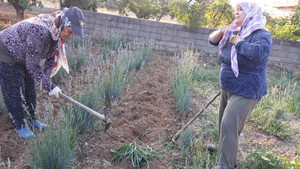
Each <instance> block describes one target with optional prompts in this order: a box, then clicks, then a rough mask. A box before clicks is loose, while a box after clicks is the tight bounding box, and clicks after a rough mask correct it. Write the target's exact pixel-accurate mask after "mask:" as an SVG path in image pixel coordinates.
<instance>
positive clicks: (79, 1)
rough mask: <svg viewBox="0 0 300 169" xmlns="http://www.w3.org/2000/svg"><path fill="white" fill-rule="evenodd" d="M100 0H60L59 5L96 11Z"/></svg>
mask: <svg viewBox="0 0 300 169" xmlns="http://www.w3.org/2000/svg"><path fill="white" fill-rule="evenodd" d="M102 2H103V1H102V0H60V6H61V8H64V7H68V8H69V7H71V6H77V7H78V8H80V9H83V10H89V11H94V12H96V11H97V7H98V6H99V4H100V3H102Z"/></svg>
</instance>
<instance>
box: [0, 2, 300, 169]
mask: <svg viewBox="0 0 300 169" xmlns="http://www.w3.org/2000/svg"><path fill="white" fill-rule="evenodd" d="M0 9H1V10H0V24H1V27H6V26H8V25H10V24H12V23H15V22H17V20H16V19H15V11H14V9H13V8H11V7H7V6H6V5H5V4H3V3H1V5H0ZM35 14H36V13H33V12H26V17H30V16H34V15H35ZM68 44H69V46H68V51H67V52H68V61H69V65H70V67H71V72H70V75H66V74H65V73H64V72H60V73H59V74H58V75H56V76H55V77H54V78H53V81H54V82H55V83H56V84H58V85H59V86H60V87H61V89H62V91H63V92H64V93H65V94H67V95H69V96H71V97H72V98H74V99H75V100H80V101H81V102H82V103H85V104H86V105H89V107H91V108H93V109H94V110H96V111H99V112H100V113H102V108H103V107H104V105H107V106H109V111H110V113H111V115H112V116H113V123H112V125H111V126H110V129H109V130H108V131H106V132H105V131H104V130H103V129H104V127H103V123H102V122H100V121H98V120H95V119H94V118H93V117H91V116H88V115H87V114H86V113H85V112H82V111H81V110H80V109H78V108H77V107H75V106H71V104H70V103H68V102H67V101H65V100H63V99H62V98H59V99H57V98H54V97H53V98H50V97H49V96H48V93H47V92H46V91H45V90H43V89H41V88H39V87H38V112H37V113H38V116H39V117H40V118H42V121H46V122H47V123H48V124H51V126H52V127H51V128H50V129H49V130H46V131H45V132H40V131H37V130H35V134H36V135H37V137H36V139H33V140H29V141H25V140H21V139H20V138H19V137H18V136H17V133H16V132H15V129H14V128H13V126H12V125H11V123H10V120H9V117H8V113H7V112H6V111H5V110H3V111H1V112H0V119H1V121H0V132H1V136H0V147H1V151H0V155H1V158H0V168H1V167H2V168H17V169H21V168H24V169H25V168H31V165H32V164H36V165H37V163H38V162H36V161H35V159H40V160H43V159H48V160H49V159H50V157H51V160H52V162H53V163H55V162H54V161H56V160H57V161H60V163H61V165H62V164H63V162H65V163H64V164H65V165H64V166H68V167H67V168H110V169H111V168H115V169H119V168H139V167H140V168H153V169H160V168H161V169H165V168H170V169H171V168H201V169H202V168H209V167H211V166H213V165H214V164H215V163H216V160H215V159H216V154H210V153H209V152H207V150H206V147H207V146H208V145H215V144H216V141H217V135H218V131H217V128H218V126H217V119H218V105H219V98H217V100H216V101H214V102H213V103H212V104H211V105H210V106H209V107H208V108H207V109H206V110H205V111H204V112H203V113H202V114H201V115H200V116H199V117H198V118H197V119H196V120H195V121H194V122H193V123H192V125H190V126H189V128H188V129H187V130H186V131H184V132H183V133H182V135H181V136H180V137H179V139H178V140H177V142H176V143H175V144H174V143H173V142H172V141H171V139H172V137H173V136H174V134H175V133H176V132H177V131H178V130H180V128H181V127H182V126H183V125H184V124H186V123H187V122H188V121H189V120H190V119H191V118H192V117H193V116H194V115H195V114H196V113H197V112H198V111H200V110H201V109H202V108H203V107H204V106H205V105H206V104H207V103H208V101H209V100H210V99H211V98H212V97H213V96H214V95H215V94H216V93H218V92H219V91H220V87H219V80H218V72H219V68H220V66H219V64H218V62H217V59H216V56H213V55H211V54H208V53H205V52H201V51H199V52H196V53H193V52H191V51H189V50H183V51H168V50H162V49H160V50H157V49H155V48H153V47H152V46H151V43H149V42H136V43H129V42H127V41H126V37H109V36H108V35H105V34H103V35H92V36H87V37H86V38H85V39H83V40H79V39H74V40H73V41H69V43H68ZM141 60H142V61H141ZM140 61H141V62H140ZM180 70H183V71H182V72H184V70H187V71H188V72H189V73H188V74H189V75H191V76H189V77H190V78H187V79H185V82H189V83H188V84H187V86H188V87H187V88H188V89H189V93H188V97H187V98H190V99H189V101H188V103H187V104H184V106H183V107H182V106H181V105H180V103H181V102H180V101H178V100H176V99H175V98H174V95H176V94H175V93H176V91H174V79H176V78H174V77H180V76H176V75H180V72H181V71H180ZM191 70H192V71H191ZM120 72H121V73H120ZM124 72H126V73H124ZM267 72H268V85H269V86H268V91H269V94H268V95H267V96H266V97H264V99H262V100H261V101H260V104H259V105H258V106H257V107H256V109H255V110H254V111H253V113H252V114H251V116H250V118H249V120H248V121H247V123H246V124H245V127H244V131H243V132H242V134H241V136H240V141H239V151H238V157H237V159H238V165H239V166H238V168H248V169H250V168H251V169H252V168H270V169H271V168H299V167H300V157H299V154H300V139H299V136H300V132H299V131H300V123H299V118H300V108H299V106H300V105H299V102H300V101H299V99H300V87H299V85H298V83H299V82H300V71H299V67H293V66H291V65H282V64H278V63H270V64H269V67H268V70H267ZM184 77H187V76H184ZM178 79H179V80H180V78H178ZM113 87H115V88H113ZM107 88H109V89H110V90H109V92H107V90H106V89H107ZM107 95H109V96H110V97H107ZM185 96H186V95H185ZM76 118H79V120H77V121H76ZM74 119H75V120H74ZM74 121H75V122H76V124H75V128H76V131H75V132H74V131H73V130H72V129H70V126H71V127H72V126H73V125H72V124H74V123H72V122H74ZM66 122H70V124H71V125H69V123H66ZM60 131H64V132H62V135H60ZM49 140H50V141H52V142H49ZM55 141H57V145H59V146H58V149H62V150H65V151H62V152H63V153H65V154H59V153H54V152H53V151H50V150H53V149H54V148H53V147H54V146H56V144H55V143H54V142H55ZM68 141H70V142H68ZM45 143H47V144H45ZM58 143H60V144H58ZM67 143H68V144H67ZM66 144H67V147H63V146H66ZM38 145H40V146H41V147H44V148H45V149H46V150H49V151H48V152H47V153H45V154H42V153H39V151H42V148H41V147H40V148H39V146H38ZM70 145H72V146H71V149H68V148H69V147H70ZM63 148H65V149H63ZM125 148H129V150H132V151H133V150H142V151H140V152H139V153H136V154H134V155H135V157H133V156H128V159H126V160H125V158H126V157H125V152H123V151H122V150H124V149H125ZM69 151H71V152H72V151H73V152H75V154H72V153H70V154H71V155H74V156H71V155H70V154H67V153H68V152H69ZM146 152H147V153H146ZM60 153H61V152H60ZM145 154H146V155H149V156H147V159H146V158H143V160H144V161H143V160H142V161H141V162H140V163H134V162H133V161H130V159H131V160H132V159H136V157H140V158H142V157H143V155H144V156H146V155H145ZM47 155H49V157H48V156H47ZM69 155H70V156H71V157H69ZM118 155H120V156H118ZM249 155H250V156H249ZM251 156H252V158H250V157H251ZM54 157H55V158H54ZM247 157H249V158H248V159H247ZM113 158H114V159H115V160H112V159H113ZM118 159H119V160H121V161H120V162H119V163H118ZM51 160H50V161H51ZM64 160H65V161H64ZM67 160H69V161H67ZM136 160H138V159H136ZM50 161H47V162H48V163H49V164H50ZM68 162H70V163H71V164H70V165H68ZM143 162H144V163H143ZM53 163H51V164H53ZM142 163H143V164H142ZM49 164H48V168H51V166H50V165H49ZM133 164H137V165H138V166H139V165H140V166H139V167H133V166H134V165H133ZM41 168H45V167H41ZM52 168H55V167H52ZM62 168H63V167H62Z"/></svg>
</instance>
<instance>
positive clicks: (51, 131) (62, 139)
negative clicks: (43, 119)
mask: <svg viewBox="0 0 300 169" xmlns="http://www.w3.org/2000/svg"><path fill="white" fill-rule="evenodd" d="M75 138H76V134H75V132H74V130H73V129H72V128H71V127H70V126H68V125H66V124H64V123H62V122H58V124H55V125H53V126H52V127H51V128H48V129H47V130H46V131H45V133H44V135H43V136H42V137H41V139H40V141H38V140H34V142H33V149H32V151H31V152H30V165H31V166H32V167H34V168H43V169H53V168H61V169H64V168H66V169H67V168H70V166H71V165H72V164H73V162H74V161H75V149H76V140H75Z"/></svg>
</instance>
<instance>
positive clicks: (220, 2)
mask: <svg viewBox="0 0 300 169" xmlns="http://www.w3.org/2000/svg"><path fill="white" fill-rule="evenodd" d="M205 16H206V18H207V21H208V27H209V28H214V29H215V28H217V27H218V26H222V25H230V24H231V22H232V21H233V20H234V12H233V10H232V7H231V4H230V2H229V0H216V1H215V2H213V3H211V4H209V6H208V9H207V12H206V14H205Z"/></svg>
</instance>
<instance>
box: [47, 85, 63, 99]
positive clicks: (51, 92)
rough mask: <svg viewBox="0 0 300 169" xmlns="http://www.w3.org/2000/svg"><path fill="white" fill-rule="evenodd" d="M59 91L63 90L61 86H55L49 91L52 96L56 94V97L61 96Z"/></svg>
mask: <svg viewBox="0 0 300 169" xmlns="http://www.w3.org/2000/svg"><path fill="white" fill-rule="evenodd" d="M59 93H61V90H60V88H59V87H57V86H56V87H55V88H53V89H52V90H51V91H50V92H49V95H50V96H56V98H59Z"/></svg>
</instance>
